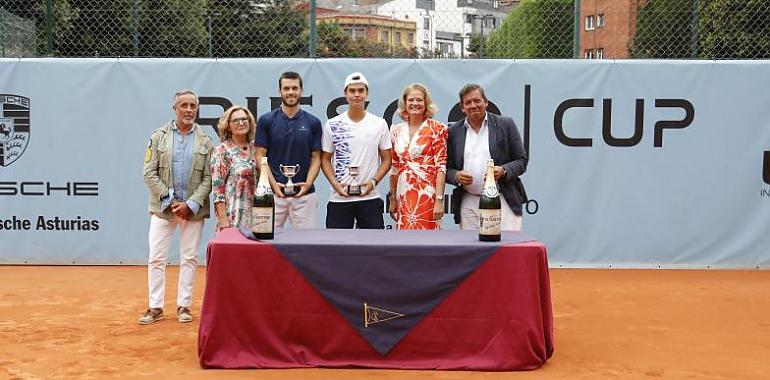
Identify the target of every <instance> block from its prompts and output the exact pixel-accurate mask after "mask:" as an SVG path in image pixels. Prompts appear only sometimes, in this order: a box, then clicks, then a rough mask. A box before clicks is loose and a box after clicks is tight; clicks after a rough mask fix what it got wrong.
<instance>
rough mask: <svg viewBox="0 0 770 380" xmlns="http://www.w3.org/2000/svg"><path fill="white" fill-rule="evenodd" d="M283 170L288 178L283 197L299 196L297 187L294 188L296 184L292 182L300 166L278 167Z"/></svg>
mask: <svg viewBox="0 0 770 380" xmlns="http://www.w3.org/2000/svg"><path fill="white" fill-rule="evenodd" d="M278 167H280V168H281V173H283V175H284V176H285V177H286V185H284V187H283V195H285V196H287V197H292V196H295V195H297V187H296V186H294V182H292V181H291V177H294V176H295V175H297V173H298V172H299V164H296V165H278Z"/></svg>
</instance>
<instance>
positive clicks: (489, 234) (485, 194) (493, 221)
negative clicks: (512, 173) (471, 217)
mask: <svg viewBox="0 0 770 380" xmlns="http://www.w3.org/2000/svg"><path fill="white" fill-rule="evenodd" d="M494 166H495V162H494V160H492V159H488V160H487V178H486V181H485V182H484V189H483V190H482V192H481V199H479V240H480V241H500V225H501V222H502V211H501V210H500V191H498V190H497V182H495V168H494Z"/></svg>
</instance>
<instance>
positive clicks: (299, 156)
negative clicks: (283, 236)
mask: <svg viewBox="0 0 770 380" xmlns="http://www.w3.org/2000/svg"><path fill="white" fill-rule="evenodd" d="M278 90H279V92H280V94H281V106H280V107H279V108H276V109H274V110H272V111H270V112H267V113H265V114H263V115H262V116H260V117H259V120H258V121H257V134H256V137H255V142H256V145H257V150H256V159H257V162H260V159H261V158H262V157H265V156H267V162H268V164H269V166H270V171H271V173H270V176H269V178H270V185H271V187H272V188H273V193H274V194H275V225H276V226H278V227H282V226H283V225H284V223H286V219H289V221H290V222H291V225H292V227H294V228H316V206H317V205H318V197H317V196H316V193H315V187H314V186H313V182H315V179H316V177H318V171H319V169H320V167H321V134H322V127H321V121H320V120H318V118H317V117H315V116H313V115H311V114H310V113H308V112H306V111H305V110H302V109H300V105H299V103H300V97H301V96H302V77H301V76H300V75H299V74H298V73H295V72H293V71H287V72H285V73H283V74H281V77H280V78H278ZM282 166H283V169H284V171H286V172H289V171H290V170H287V169H295V170H296V174H295V175H294V177H292V178H291V181H292V182H293V184H294V186H293V189H294V192H293V194H292V192H291V191H289V189H286V182H287V181H288V178H287V177H286V176H285V175H284V171H282V170H281V167H282ZM284 190H287V191H285V192H284Z"/></svg>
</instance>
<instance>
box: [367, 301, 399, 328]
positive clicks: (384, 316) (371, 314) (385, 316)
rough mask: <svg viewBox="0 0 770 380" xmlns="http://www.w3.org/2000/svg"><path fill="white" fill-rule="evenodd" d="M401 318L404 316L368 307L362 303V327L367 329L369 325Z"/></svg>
mask: <svg viewBox="0 0 770 380" xmlns="http://www.w3.org/2000/svg"><path fill="white" fill-rule="evenodd" d="M403 316H404V314H401V313H396V312H395V311H390V310H385V309H380V308H377V307H374V306H369V305H368V304H367V303H366V302H364V327H369V325H373V324H376V323H382V322H387V321H389V320H391V319H396V318H401V317H403Z"/></svg>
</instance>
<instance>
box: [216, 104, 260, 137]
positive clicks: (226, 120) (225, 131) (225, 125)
mask: <svg viewBox="0 0 770 380" xmlns="http://www.w3.org/2000/svg"><path fill="white" fill-rule="evenodd" d="M238 110H241V111H243V112H245V113H246V117H247V118H249V134H248V135H247V136H246V137H247V139H248V140H249V141H254V135H256V133H257V123H256V122H255V121H254V115H252V114H251V112H250V111H249V110H248V109H247V108H246V107H244V106H232V107H230V108H228V109H227V111H225V113H224V114H223V115H222V117H220V118H219V124H218V125H217V130H219V140H220V141H226V140H230V139H232V138H233V134H232V132H230V117H231V116H232V115H233V112H235V111H238Z"/></svg>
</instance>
